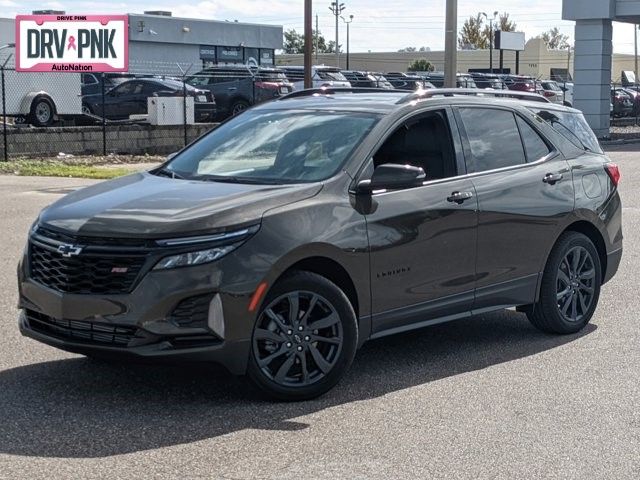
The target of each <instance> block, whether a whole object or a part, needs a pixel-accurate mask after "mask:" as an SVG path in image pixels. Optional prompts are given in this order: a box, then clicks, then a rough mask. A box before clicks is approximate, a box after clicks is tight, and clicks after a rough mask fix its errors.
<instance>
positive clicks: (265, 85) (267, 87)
mask: <svg viewBox="0 0 640 480" xmlns="http://www.w3.org/2000/svg"><path fill="white" fill-rule="evenodd" d="M256 88H264V89H265V90H278V89H279V88H280V84H279V83H275V82H256Z"/></svg>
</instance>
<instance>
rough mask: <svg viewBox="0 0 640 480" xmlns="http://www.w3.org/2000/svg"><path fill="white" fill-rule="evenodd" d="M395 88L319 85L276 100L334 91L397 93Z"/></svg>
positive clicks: (326, 93)
mask: <svg viewBox="0 0 640 480" xmlns="http://www.w3.org/2000/svg"><path fill="white" fill-rule="evenodd" d="M397 92H398V91H397V90H390V89H385V88H366V87H320V88H306V89H304V90H297V91H295V92H292V93H290V94H288V95H285V96H283V97H280V98H279V99H278V100H287V99H289V98H297V97H310V96H312V95H332V94H334V93H397Z"/></svg>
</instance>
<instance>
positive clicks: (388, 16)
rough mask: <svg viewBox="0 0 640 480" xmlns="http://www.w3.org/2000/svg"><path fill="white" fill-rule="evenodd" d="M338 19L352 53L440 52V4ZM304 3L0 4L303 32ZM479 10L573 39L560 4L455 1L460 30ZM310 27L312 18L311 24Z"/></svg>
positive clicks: (17, 9) (3, 8)
mask: <svg viewBox="0 0 640 480" xmlns="http://www.w3.org/2000/svg"><path fill="white" fill-rule="evenodd" d="M342 2H343V3H344V4H345V6H346V9H345V10H344V12H343V15H345V16H348V15H354V17H355V18H354V21H353V23H352V24H351V51H352V52H366V51H368V50H371V51H396V50H398V49H399V48H403V47H407V46H413V47H421V46H426V47H430V48H431V49H432V50H442V49H443V47H444V15H445V0H423V1H419V0H418V1H416V0H387V1H381V0H374V1H367V0H342ZM330 3H331V2H330V0H324V1H318V0H315V1H314V2H313V4H314V15H315V14H318V18H319V26H320V31H321V32H322V33H323V35H324V36H325V37H326V38H327V39H328V40H331V39H333V38H334V36H335V17H333V16H332V14H331V12H330V11H329V5H330ZM303 5H304V2H303V0H206V1H198V0H191V1H190V2H185V3H182V2H180V3H178V2H176V1H175V0H149V1H146V2H145V1H132V2H121V1H117V0H115V1H71V0H70V1H65V0H53V1H42V2H39V1H31V0H0V16H2V17H12V16H15V15H16V14H18V13H30V12H31V10H34V9H60V10H65V11H66V12H67V13H72V14H79V13H82V14H89V13H98V14H99V13H142V12H143V11H144V10H169V11H172V12H173V15H174V16H184V17H191V18H211V19H216V20H238V21H245V22H254V23H270V24H278V25H283V26H284V28H285V29H289V28H295V29H297V30H298V31H300V32H301V31H302V29H303ZM479 10H484V11H486V12H487V13H488V14H491V13H492V12H493V11H495V10H498V11H500V12H508V13H509V14H510V15H511V18H512V19H513V20H514V21H515V22H516V23H517V25H518V30H520V31H524V32H525V33H526V35H527V39H529V38H531V37H535V36H536V35H539V34H540V33H542V32H544V31H545V30H548V29H550V28H552V27H556V26H557V27H558V28H560V30H561V31H562V32H564V33H566V34H568V35H570V36H571V37H573V23H572V22H565V21H562V20H561V10H562V4H561V0H494V1H493V2H491V4H490V5H489V4H487V3H485V2H479V1H477V0H459V2H458V15H459V19H458V22H459V26H460V25H462V22H463V21H464V20H465V19H466V18H467V17H469V16H470V15H474V14H476V13H477V12H478V11H479ZM314 22H315V18H314ZM345 35H346V26H345V25H344V24H342V21H341V25H340V43H341V44H344V41H345ZM614 50H615V51H616V52H620V53H633V27H632V26H631V25H625V24H620V23H616V24H614Z"/></svg>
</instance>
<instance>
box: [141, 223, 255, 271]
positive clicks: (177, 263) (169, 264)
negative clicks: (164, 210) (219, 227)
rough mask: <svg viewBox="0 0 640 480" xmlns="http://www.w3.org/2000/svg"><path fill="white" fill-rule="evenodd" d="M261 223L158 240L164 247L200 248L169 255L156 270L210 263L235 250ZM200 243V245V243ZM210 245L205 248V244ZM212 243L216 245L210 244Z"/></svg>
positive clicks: (157, 265) (159, 263)
mask: <svg viewBox="0 0 640 480" xmlns="http://www.w3.org/2000/svg"><path fill="white" fill-rule="evenodd" d="M259 228H260V225H252V226H251V227H246V228H243V229H241V230H235V231H232V232H225V233H215V234H211V235H200V236H197V237H182V238H170V239H166V240H156V243H157V244H158V245H160V246H163V247H182V248H185V247H190V248H193V249H196V248H198V247H199V248H200V250H195V251H193V252H185V253H177V254H175V255H169V256H167V257H164V258H163V259H162V260H160V261H159V262H158V263H157V264H156V266H155V267H153V269H154V270H167V269H170V268H179V267H190V266H193V265H202V264H205V263H210V262H214V261H216V260H218V259H219V258H222V257H224V256H225V255H226V254H227V253H229V252H232V251H234V250H235V249H236V248H238V247H239V246H240V245H242V244H243V243H244V242H245V241H246V240H247V239H249V238H250V237H251V236H252V235H253V234H255V233H256V232H257V231H258V229H259ZM198 244H200V245H198ZM203 244H208V245H209V246H208V247H206V248H205V245H203ZM211 244H213V245H216V246H210V245H211Z"/></svg>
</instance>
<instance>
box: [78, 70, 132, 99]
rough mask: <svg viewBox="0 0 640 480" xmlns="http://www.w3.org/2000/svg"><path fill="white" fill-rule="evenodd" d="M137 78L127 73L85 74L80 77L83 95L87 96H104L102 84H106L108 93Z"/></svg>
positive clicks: (105, 87) (105, 88)
mask: <svg viewBox="0 0 640 480" xmlns="http://www.w3.org/2000/svg"><path fill="white" fill-rule="evenodd" d="M132 78H135V75H132V74H126V73H105V74H104V75H103V74H100V73H83V74H82V76H81V77H80V81H81V83H80V85H81V93H82V96H85V95H95V94H100V95H102V83H103V82H104V90H105V92H108V91H109V90H111V89H112V88H114V87H117V86H118V85H120V84H121V83H122V82H126V81H127V80H131V79H132Z"/></svg>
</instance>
